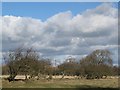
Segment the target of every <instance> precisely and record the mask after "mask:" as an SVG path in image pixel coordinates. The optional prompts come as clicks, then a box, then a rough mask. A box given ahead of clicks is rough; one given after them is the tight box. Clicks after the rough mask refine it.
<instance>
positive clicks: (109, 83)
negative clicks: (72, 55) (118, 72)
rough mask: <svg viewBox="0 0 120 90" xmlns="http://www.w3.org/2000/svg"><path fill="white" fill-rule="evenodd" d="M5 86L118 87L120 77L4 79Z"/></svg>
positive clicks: (3, 85)
mask: <svg viewBox="0 0 120 90" xmlns="http://www.w3.org/2000/svg"><path fill="white" fill-rule="evenodd" d="M2 87H3V88H118V79H117V78H113V79H99V80H97V79H96V80H86V79H62V80H59V79H56V80H55V79H53V80H49V81H48V80H34V81H33V80H29V81H26V82H25V81H14V82H8V81H7V80H2Z"/></svg>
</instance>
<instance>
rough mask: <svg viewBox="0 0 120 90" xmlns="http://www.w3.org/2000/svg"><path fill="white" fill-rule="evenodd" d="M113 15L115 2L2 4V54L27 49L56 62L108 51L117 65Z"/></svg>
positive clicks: (116, 29)
mask: <svg viewBox="0 0 120 90" xmlns="http://www.w3.org/2000/svg"><path fill="white" fill-rule="evenodd" d="M117 12H118V10H117V3H93V2H92V3H82V2H81V3H67V2H66V3H65V2H64V3H52V2H51V3H3V14H2V45H3V50H2V52H7V51H9V50H11V49H14V48H16V47H19V46H24V47H28V46H29V47H34V48H35V49H36V50H37V51H38V52H39V53H40V55H41V56H43V57H50V58H55V59H57V60H59V61H60V60H63V59H64V58H67V57H68V56H70V55H71V56H73V57H79V58H81V57H84V56H86V55H88V54H89V53H91V52H92V51H94V50H96V49H108V50H110V51H111V52H112V58H113V60H114V64H117V61H118V48H117V46H118V45H117V43H118V28H117V27H118V24H117V23H118V22H117Z"/></svg>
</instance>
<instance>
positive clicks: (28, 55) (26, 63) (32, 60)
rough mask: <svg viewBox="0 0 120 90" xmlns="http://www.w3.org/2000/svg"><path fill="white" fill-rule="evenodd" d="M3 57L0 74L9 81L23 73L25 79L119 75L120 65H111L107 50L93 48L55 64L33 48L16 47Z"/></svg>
mask: <svg viewBox="0 0 120 90" xmlns="http://www.w3.org/2000/svg"><path fill="white" fill-rule="evenodd" d="M3 57H4V61H5V64H4V65H3V66H2V74H3V75H4V74H7V75H9V77H8V78H7V79H8V80H9V81H14V80H15V77H16V76H17V75H25V77H26V80H27V79H28V77H27V75H30V78H33V77H35V76H37V79H40V78H41V77H44V78H46V75H49V79H52V76H53V75H62V78H64V76H65V75H70V76H80V77H81V78H82V77H84V78H86V79H95V78H96V79H99V78H103V76H105V77H107V76H114V75H120V73H119V72H118V71H119V70H120V67H118V66H113V60H112V58H111V52H110V51H109V50H95V51H93V52H92V53H91V54H89V55H87V56H86V57H84V58H82V59H80V60H76V58H73V57H70V58H68V59H66V60H64V62H63V63H61V64H59V65H57V66H53V64H52V62H51V61H52V60H51V59H45V58H41V57H40V56H39V53H38V52H36V51H35V50H34V49H33V48H17V49H15V50H11V51H9V52H8V53H6V54H4V55H3ZM62 78H61V79H62Z"/></svg>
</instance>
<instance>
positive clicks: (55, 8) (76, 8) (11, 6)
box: [2, 2, 100, 21]
mask: <svg viewBox="0 0 120 90" xmlns="http://www.w3.org/2000/svg"><path fill="white" fill-rule="evenodd" d="M99 4H100V2H96V3H92V2H91V3H85V2H82V3H78V2H74V3H73V2H71V3H68V2H66V3H65V2H56V3H52V2H49V3H44V2H40V3H38V2H34V3H33V2H26V3H25V2H16V3H12V2H11V3H3V4H2V6H3V8H2V9H3V12H2V14H3V15H14V16H22V17H32V18H38V19H41V20H43V21H44V20H46V19H47V18H49V17H51V16H53V15H54V14H56V13H59V12H64V11H69V10H70V11H71V12H72V13H73V15H76V14H78V13H82V12H84V10H86V9H90V8H95V7H96V6H98V5H99Z"/></svg>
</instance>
